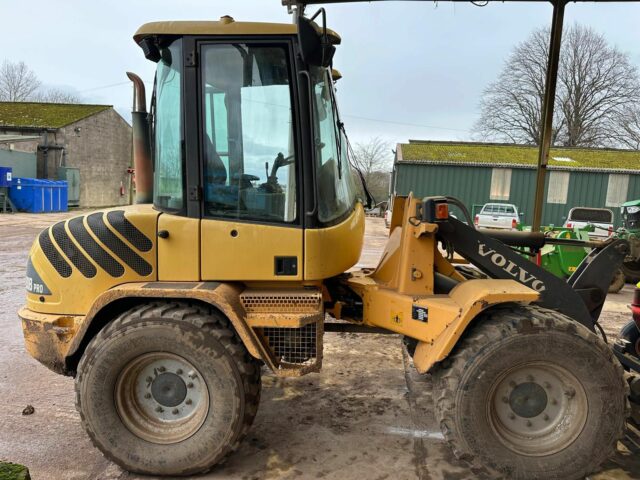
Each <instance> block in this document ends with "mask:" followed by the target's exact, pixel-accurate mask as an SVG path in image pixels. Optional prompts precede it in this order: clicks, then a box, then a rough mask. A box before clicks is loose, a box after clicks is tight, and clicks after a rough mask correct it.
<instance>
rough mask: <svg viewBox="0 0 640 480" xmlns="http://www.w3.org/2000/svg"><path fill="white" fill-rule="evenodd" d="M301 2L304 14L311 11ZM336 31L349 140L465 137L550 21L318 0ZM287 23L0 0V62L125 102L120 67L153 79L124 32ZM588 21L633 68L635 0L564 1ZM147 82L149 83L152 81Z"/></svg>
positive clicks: (218, 11)
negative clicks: (485, 99) (521, 46)
mask: <svg viewBox="0 0 640 480" xmlns="http://www.w3.org/2000/svg"><path fill="white" fill-rule="evenodd" d="M314 10H315V8H314V7H309V11H311V12H312V11H314ZM326 11H327V19H328V20H327V22H328V25H329V26H330V27H331V28H332V29H334V30H336V31H337V32H338V33H339V34H340V35H341V37H342V45H340V46H339V47H338V51H337V53H336V55H335V57H334V65H335V67H336V68H337V69H338V70H340V72H341V73H342V75H343V78H342V79H341V80H340V81H339V82H338V84H337V89H338V101H339V103H340V111H341V113H342V116H343V117H344V122H345V125H346V128H347V132H348V133H349V136H350V137H351V141H352V142H353V143H366V142H368V141H369V140H370V139H371V138H373V137H380V138H382V139H383V140H385V141H387V142H389V144H390V145H393V144H395V143H398V142H406V141H407V140H408V139H422V140H471V139H473V138H474V135H473V134H474V132H473V125H474V122H475V121H476V120H477V118H478V116H479V108H478V105H479V101H480V96H481V93H482V91H483V89H485V88H486V87H487V85H488V84H489V83H491V82H492V81H493V80H494V79H495V78H496V77H497V75H498V73H499V71H500V69H501V68H502V66H503V64H504V61H505V59H506V58H507V56H508V54H509V52H510V50H511V49H512V48H513V46H514V45H516V44H517V43H519V42H521V41H523V40H524V39H525V38H526V37H527V36H528V35H529V33H530V32H531V31H532V30H534V29H536V28H539V27H541V26H546V25H549V22H550V20H551V6H550V5H548V4H546V3H542V2H541V3H537V2H536V3H531V2H527V3H522V2H511V3H501V2H491V3H489V5H487V6H485V7H478V6H475V5H472V4H471V3H452V2H438V3H434V2H431V1H424V2H403V1H390V2H374V3H356V4H351V5H340V4H338V5H328V6H326ZM222 15H231V16H233V17H234V18H235V19H236V20H238V21H241V20H244V21H265V22H283V23H289V22H291V21H292V19H291V16H290V15H288V13H287V11H286V9H285V8H284V7H283V6H282V5H281V2H280V0H208V1H206V0H180V1H175V0H174V1H169V0H154V1H149V0H127V1H122V0H111V1H109V2H95V1H86V0H64V1H58V2H55V8H54V7H52V2H51V0H30V1H29V2H17V1H11V0H0V22H1V23H0V25H2V27H1V28H0V61H2V60H4V59H8V60H11V61H14V62H15V61H24V62H25V63H26V64H27V65H28V66H29V67H30V68H31V69H32V70H33V71H35V73H36V74H37V75H38V77H39V78H40V80H41V81H42V82H43V83H44V84H45V85H47V86H55V87H62V88H65V89H69V90H71V91H74V92H76V93H77V94H78V95H79V96H80V97H81V98H82V100H83V101H85V102H87V103H100V104H108V105H113V106H114V107H115V108H116V109H117V110H118V111H119V112H120V113H121V114H122V115H123V116H124V117H125V118H129V113H128V112H129V111H130V110H131V98H132V93H131V86H130V84H129V83H128V82H127V79H126V77H125V72H126V71H133V72H136V73H138V74H139V75H141V76H142V78H143V79H144V80H145V81H146V82H148V84H149V85H151V84H152V82H153V72H154V67H155V64H153V63H151V62H149V61H147V60H145V58H144V56H143V55H142V53H141V51H140V49H139V48H138V46H137V45H136V44H135V43H134V42H133V40H132V35H133V33H134V32H135V31H136V29H137V28H138V27H139V26H140V25H142V24H143V23H146V22H149V21H155V20H216V19H218V18H219V17H220V16H222ZM574 22H578V23H582V24H586V25H590V26H591V27H593V28H594V29H595V30H596V31H598V32H600V33H602V34H603V35H605V37H606V38H607V39H608V40H609V42H610V43H612V44H614V45H616V46H617V47H618V48H620V49H621V50H623V51H625V52H628V53H629V55H630V57H631V60H632V62H633V63H634V64H636V65H637V66H638V67H639V68H640V29H639V26H640V2H618V3H601V4H594V3H579V4H569V5H568V6H567V10H566V16H565V24H566V25H570V24H572V23H574ZM149 88H150V87H149Z"/></svg>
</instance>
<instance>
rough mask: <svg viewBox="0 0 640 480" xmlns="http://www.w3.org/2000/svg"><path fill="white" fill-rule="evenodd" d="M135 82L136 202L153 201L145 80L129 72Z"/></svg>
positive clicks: (134, 154)
mask: <svg viewBox="0 0 640 480" xmlns="http://www.w3.org/2000/svg"><path fill="white" fill-rule="evenodd" d="M127 77H129V80H131V81H132V82H133V110H132V112H131V121H132V126H133V168H134V169H135V175H136V200H135V203H151V202H152V201H153V168H152V164H151V139H150V134H149V116H148V115H147V99H146V95H145V89H144V82H143V81H142V79H141V78H140V77H139V76H138V75H136V74H135V73H131V72H127Z"/></svg>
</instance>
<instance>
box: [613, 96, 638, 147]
mask: <svg viewBox="0 0 640 480" xmlns="http://www.w3.org/2000/svg"><path fill="white" fill-rule="evenodd" d="M616 137H617V138H618V140H619V142H620V144H621V145H622V146H624V147H627V148H632V149H634V150H640V104H637V103H636V104H633V105H632V106H629V107H626V108H624V110H623V111H622V115H621V116H620V121H619V122H618V125H617V129H616Z"/></svg>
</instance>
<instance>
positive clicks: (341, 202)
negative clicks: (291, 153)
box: [311, 67, 356, 223]
mask: <svg viewBox="0 0 640 480" xmlns="http://www.w3.org/2000/svg"><path fill="white" fill-rule="evenodd" d="M311 77H312V78H311V79H312V83H313V126H314V143H315V145H314V146H315V161H316V178H317V184H318V187H317V188H318V219H319V220H320V222H322V223H333V222H335V221H337V220H339V219H340V218H341V217H343V216H344V215H345V214H347V213H348V212H350V211H351V210H352V209H353V207H354V205H355V202H356V187H355V184H354V182H353V177H352V175H351V168H350V166H349V160H348V158H347V140H346V138H345V136H344V132H343V131H342V129H341V128H340V126H339V118H338V111H337V106H336V102H335V92H334V90H333V82H332V81H331V76H330V75H329V70H328V69H326V68H320V67H313V68H312V69H311Z"/></svg>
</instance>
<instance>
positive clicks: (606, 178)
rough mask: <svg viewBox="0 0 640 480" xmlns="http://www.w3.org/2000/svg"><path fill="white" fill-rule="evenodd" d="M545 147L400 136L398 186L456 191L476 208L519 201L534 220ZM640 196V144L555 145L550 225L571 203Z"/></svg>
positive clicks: (605, 203)
mask: <svg viewBox="0 0 640 480" xmlns="http://www.w3.org/2000/svg"><path fill="white" fill-rule="evenodd" d="M537 160H538V148H537V147H534V146H524V145H513V144H489V143H465V142H435V141H434V142H432V141H419V140H409V143H404V144H398V145H397V148H396V155H395V161H394V167H393V176H392V181H391V190H392V193H395V194H398V195H407V194H408V193H409V192H413V194H414V195H415V196H418V197H426V196H431V195H452V196H454V197H458V198H460V199H461V200H462V201H463V202H464V203H465V204H466V205H467V207H468V208H469V210H470V211H472V213H473V212H475V211H477V210H478V209H479V208H480V206H482V205H483V204H485V203H486V202H504V203H513V204H515V205H517V207H518V209H519V211H521V212H523V213H524V217H523V221H524V223H526V224H531V222H532V219H533V202H534V192H535V185H536V166H537ZM632 199H640V152H639V151H637V150H612V149H586V148H552V149H551V152H550V155H549V166H548V168H547V178H546V185H545V193H544V200H545V203H544V210H543V217H542V224H543V225H551V224H553V225H560V224H562V223H563V222H564V220H565V219H566V216H567V213H568V212H569V209H571V208H572V207H601V208H602V207H604V208H609V209H611V210H613V211H614V213H615V215H616V222H617V225H620V215H619V213H620V212H619V208H617V207H619V206H620V205H621V204H622V203H624V202H626V201H627V200H632Z"/></svg>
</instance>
